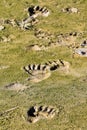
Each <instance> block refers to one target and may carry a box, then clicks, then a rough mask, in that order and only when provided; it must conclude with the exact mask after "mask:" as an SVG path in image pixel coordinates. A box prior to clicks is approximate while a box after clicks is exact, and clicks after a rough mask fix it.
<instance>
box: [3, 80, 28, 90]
mask: <svg viewBox="0 0 87 130" xmlns="http://www.w3.org/2000/svg"><path fill="white" fill-rule="evenodd" d="M28 87H29V86H26V85H23V84H21V83H17V82H16V83H10V84H8V85H6V86H4V88H5V89H7V90H14V91H23V90H24V89H27V88H28Z"/></svg>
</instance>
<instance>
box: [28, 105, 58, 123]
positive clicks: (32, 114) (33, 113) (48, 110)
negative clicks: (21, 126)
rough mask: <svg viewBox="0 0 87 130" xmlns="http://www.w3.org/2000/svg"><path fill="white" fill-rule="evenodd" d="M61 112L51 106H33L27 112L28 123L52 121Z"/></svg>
mask: <svg viewBox="0 0 87 130" xmlns="http://www.w3.org/2000/svg"><path fill="white" fill-rule="evenodd" d="M59 112H60V109H56V108H54V107H51V106H32V107H31V108H30V109H29V110H28V112H27V116H28V121H29V122H30V123H35V122H37V121H39V120H40V119H52V118H53V117H54V116H55V115H56V114H57V113H59Z"/></svg>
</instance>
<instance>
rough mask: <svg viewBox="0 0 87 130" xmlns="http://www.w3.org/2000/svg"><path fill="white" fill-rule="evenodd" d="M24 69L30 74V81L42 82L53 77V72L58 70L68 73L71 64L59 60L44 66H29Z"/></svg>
mask: <svg viewBox="0 0 87 130" xmlns="http://www.w3.org/2000/svg"><path fill="white" fill-rule="evenodd" d="M23 69H24V70H25V71H26V72H27V73H28V74H29V76H30V78H29V80H31V81H33V82H40V81H42V80H44V79H47V78H48V77H49V76H50V75H51V71H55V70H57V69H60V70H63V71H64V70H66V71H68V69H69V63H68V62H66V61H62V60H60V59H59V60H57V61H48V62H46V63H44V64H29V65H28V66H24V67H23Z"/></svg>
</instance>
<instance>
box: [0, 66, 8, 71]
mask: <svg viewBox="0 0 87 130" xmlns="http://www.w3.org/2000/svg"><path fill="white" fill-rule="evenodd" d="M7 68H9V66H0V70H2V69H7Z"/></svg>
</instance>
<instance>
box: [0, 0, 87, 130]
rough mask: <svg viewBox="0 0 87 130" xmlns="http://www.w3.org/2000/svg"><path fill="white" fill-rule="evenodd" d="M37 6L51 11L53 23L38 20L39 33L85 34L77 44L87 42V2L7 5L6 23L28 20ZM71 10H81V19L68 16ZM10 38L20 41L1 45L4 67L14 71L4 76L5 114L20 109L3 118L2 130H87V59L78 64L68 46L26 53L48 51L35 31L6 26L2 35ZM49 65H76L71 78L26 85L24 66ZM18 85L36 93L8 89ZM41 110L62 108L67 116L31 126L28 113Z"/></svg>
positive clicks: (0, 92)
mask: <svg viewBox="0 0 87 130" xmlns="http://www.w3.org/2000/svg"><path fill="white" fill-rule="evenodd" d="M32 4H34V5H41V6H46V7H48V9H50V15H49V17H47V18H42V17H40V18H38V19H39V20H40V21H39V22H38V23H37V24H36V25H35V27H34V28H41V29H43V30H45V31H48V32H49V33H53V34H60V33H64V34H65V33H68V32H73V31H76V32H83V31H85V34H84V35H82V36H81V37H79V38H78V39H77V43H78V42H79V44H80V42H82V41H83V40H84V39H87V27H86V21H87V9H86V5H87V1H86V0H79V1H78V0H60V1H58V0H53V1H52V0H49V1H47V0H41V1H40V0H29V1H28V0H26V1H24V0H21V1H18V0H15V1H14V0H8V1H7V0H2V1H1V2H0V18H9V19H10V18H16V19H19V20H21V19H22V18H24V17H26V16H27V15H26V12H24V9H25V8H27V7H29V6H30V5H32ZM67 6H71V7H77V8H78V9H79V11H80V13H78V14H68V13H63V12H62V11H61V9H62V8H64V7H67ZM10 34H13V35H14V36H15V38H14V39H13V40H12V41H10V42H8V43H3V42H0V65H8V66H9V68H7V69H2V70H0V113H1V112H3V111H6V110H8V109H10V108H12V107H14V106H19V108H18V109H16V110H14V111H11V112H9V113H7V114H4V115H3V116H0V130H20V129H21V130H28V129H29V130H87V58H82V57H75V58H72V49H69V48H67V47H65V46H60V47H56V48H50V49H48V50H46V51H39V52H34V51H26V50H25V47H26V46H28V45H31V44H40V45H42V44H44V45H46V42H45V40H38V39H37V38H36V37H35V36H34V31H33V30H32V29H31V30H29V31H23V30H20V29H18V28H17V27H15V28H13V27H11V26H9V25H6V29H5V30H4V31H0V36H3V35H5V36H7V35H10ZM49 59H50V60H54V59H55V60H56V59H63V60H66V61H68V62H70V73H69V74H65V73H63V72H62V73H61V72H59V71H55V72H53V73H52V75H51V77H49V78H48V79H46V80H43V81H42V82H39V83H29V82H25V79H26V78H27V77H28V75H27V74H26V73H25V72H24V71H23V70H22V69H21V68H22V67H23V66H25V65H28V64H29V63H31V64H32V63H44V62H47V61H48V60H49ZM84 79H85V81H84ZM16 81H19V82H20V83H26V84H28V85H29V86H30V87H29V88H28V89H26V90H24V91H22V92H16V91H9V90H5V89H3V87H4V86H5V85H7V84H9V83H12V82H16ZM35 104H39V105H44V104H45V105H52V106H55V107H58V106H59V105H60V106H62V107H63V110H62V111H61V113H60V114H59V116H55V118H54V119H52V120H41V121H39V122H37V123H36V124H29V123H28V122H27V120H26V117H27V110H28V109H29V108H30V106H32V105H35Z"/></svg>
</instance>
